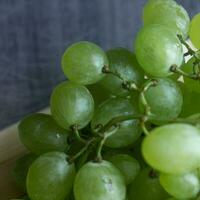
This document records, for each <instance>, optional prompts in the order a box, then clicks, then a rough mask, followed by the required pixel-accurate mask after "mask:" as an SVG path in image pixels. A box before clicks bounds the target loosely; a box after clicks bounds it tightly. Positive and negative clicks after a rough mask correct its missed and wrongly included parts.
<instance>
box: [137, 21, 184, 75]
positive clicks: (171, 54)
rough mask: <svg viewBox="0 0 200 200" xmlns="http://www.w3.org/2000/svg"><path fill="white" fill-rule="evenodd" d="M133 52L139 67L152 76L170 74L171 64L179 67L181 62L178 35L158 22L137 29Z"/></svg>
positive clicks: (181, 54) (181, 51)
mask: <svg viewBox="0 0 200 200" xmlns="http://www.w3.org/2000/svg"><path fill="white" fill-rule="evenodd" d="M158 38H159V40H158ZM135 53H136V57H137V60H138V62H139V63H140V65H141V67H142V68H143V69H144V70H145V72H147V73H148V74H150V75H152V76H154V77H166V76H169V75H171V72H170V68H171V66H172V65H176V66H177V67H180V66H181V64H182V62H183V49H182V45H181V43H180V41H179V39H178V37H177V36H176V35H175V34H173V33H172V32H171V31H170V30H169V29H167V28H166V27H165V26H162V25H158V24H153V25H148V26H146V27H144V28H142V29H141V30H140V31H139V33H138V34H137V37H136V41H135Z"/></svg>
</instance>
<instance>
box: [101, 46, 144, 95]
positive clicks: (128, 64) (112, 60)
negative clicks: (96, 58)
mask: <svg viewBox="0 0 200 200" xmlns="http://www.w3.org/2000/svg"><path fill="white" fill-rule="evenodd" d="M106 53H107V57H108V60H109V69H110V70H111V71H112V72H117V73H118V74H120V76H121V77H122V78H123V79H124V80H125V81H132V82H134V83H136V84H137V85H138V86H141V85H142V83H144V72H143V70H142V69H141V67H140V66H139V63H138V62H137V60H136V57H135V55H134V53H132V52H131V51H129V50H127V49H125V48H113V49H110V50H108V51H107V52H106ZM122 83H123V81H122V80H120V79H119V78H118V77H115V76H114V75H112V74H107V75H106V76H105V77H104V78H103V79H102V80H101V81H100V82H99V84H100V85H102V86H103V87H104V88H105V89H106V90H108V91H109V92H110V93H111V94H113V95H117V96H126V95H127V94H128V90H125V89H123V88H122Z"/></svg>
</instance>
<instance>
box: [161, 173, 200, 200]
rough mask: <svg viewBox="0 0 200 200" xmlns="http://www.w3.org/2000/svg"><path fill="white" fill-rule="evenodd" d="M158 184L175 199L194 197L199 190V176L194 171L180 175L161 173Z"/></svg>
mask: <svg viewBox="0 0 200 200" xmlns="http://www.w3.org/2000/svg"><path fill="white" fill-rule="evenodd" d="M160 184H161V185H162V186H163V188H164V189H165V190H166V191H167V192H168V193H169V194H170V195H172V196H174V197H176V198H177V199H186V198H194V197H196V196H197V194H198V192H199V190H200V183H199V177H198V174H197V172H196V171H194V172H188V173H185V174H181V175H174V174H164V173H161V174H160Z"/></svg>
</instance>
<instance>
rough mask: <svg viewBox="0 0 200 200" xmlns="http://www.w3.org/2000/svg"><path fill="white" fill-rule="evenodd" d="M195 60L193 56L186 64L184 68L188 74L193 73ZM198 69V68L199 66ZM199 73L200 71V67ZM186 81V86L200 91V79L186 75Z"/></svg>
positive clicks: (194, 90) (193, 90)
mask: <svg viewBox="0 0 200 200" xmlns="http://www.w3.org/2000/svg"><path fill="white" fill-rule="evenodd" d="M194 62H195V58H191V59H190V60H189V61H188V62H187V63H186V64H185V65H184V66H183V70H184V71H185V72H187V73H188V74H193V73H194V71H193V63H194ZM197 69H198V68H197ZM197 73H200V71H199V69H198V71H197ZM184 83H185V85H186V87H187V88H188V89H189V90H191V91H192V92H197V93H200V80H193V79H190V78H187V77H185V76H184Z"/></svg>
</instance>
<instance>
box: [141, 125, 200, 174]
mask: <svg viewBox="0 0 200 200" xmlns="http://www.w3.org/2000/svg"><path fill="white" fill-rule="evenodd" d="M199 146H200V131H199V130H198V129H197V128H196V127H194V126H192V125H189V124H181V123H180V124H178V123H177V124H176V123H175V124H169V125H164V126H161V127H158V128H155V129H154V130H153V131H151V133H150V134H149V135H148V136H147V137H146V138H145V139H144V141H143V144H142V153H143V156H144V158H145V160H146V161H147V163H148V164H149V165H151V166H152V167H153V168H155V169H157V170H159V171H161V172H164V173H172V174H181V173H186V172H188V171H191V170H194V169H196V168H198V166H200V148H199Z"/></svg>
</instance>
